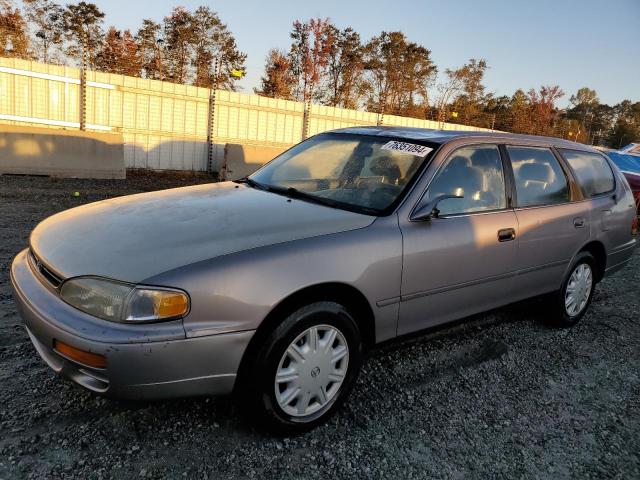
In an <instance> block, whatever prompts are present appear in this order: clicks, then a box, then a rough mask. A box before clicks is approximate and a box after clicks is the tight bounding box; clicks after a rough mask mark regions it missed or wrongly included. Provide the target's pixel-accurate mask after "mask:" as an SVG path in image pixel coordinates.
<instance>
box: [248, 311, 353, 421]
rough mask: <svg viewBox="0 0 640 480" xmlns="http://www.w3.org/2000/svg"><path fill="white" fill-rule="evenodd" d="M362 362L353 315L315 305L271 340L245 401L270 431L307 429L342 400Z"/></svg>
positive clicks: (287, 322) (258, 362)
mask: <svg viewBox="0 0 640 480" xmlns="http://www.w3.org/2000/svg"><path fill="white" fill-rule="evenodd" d="M361 362H362V341H361V337H360V332H359V330H358V326H357V324H356V322H355V320H354V319H353V317H352V316H351V315H350V313H349V312H348V311H347V310H346V309H345V308H344V307H343V306H342V305H340V304H338V303H334V302H316V303H312V304H310V305H307V306H305V307H302V308H300V309H298V310H296V311H295V312H293V313H291V314H290V315H289V316H288V317H287V318H286V319H285V320H284V321H283V322H282V323H281V324H280V325H278V326H277V327H276V328H275V329H274V331H273V332H272V333H271V334H270V335H269V336H268V337H267V339H266V341H265V343H264V345H263V347H262V349H261V351H260V354H259V355H258V357H257V359H256V362H255V364H254V368H253V371H252V373H251V378H250V379H249V383H250V388H249V390H248V391H247V392H246V394H247V395H249V396H250V398H248V399H247V400H249V404H250V405H252V406H253V407H254V408H253V409H252V410H253V413H254V414H257V415H258V417H259V420H261V421H262V422H263V423H266V426H267V427H268V428H269V429H270V430H276V431H279V432H282V433H296V432H302V431H306V430H309V429H311V428H313V427H314V426H316V425H318V424H320V423H322V422H324V421H326V420H327V419H328V418H329V417H330V416H331V415H332V414H333V413H334V412H335V411H336V410H337V409H338V408H339V406H340V405H341V404H342V403H343V402H344V400H345V399H346V397H347V395H348V393H349V391H350V390H351V388H352V387H353V384H354V383H355V380H356V378H357V375H358V372H359V370H360V364H361Z"/></svg>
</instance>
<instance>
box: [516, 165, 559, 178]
mask: <svg viewBox="0 0 640 480" xmlns="http://www.w3.org/2000/svg"><path fill="white" fill-rule="evenodd" d="M518 177H520V179H521V180H535V181H537V182H546V183H551V182H552V181H553V178H554V174H553V170H552V169H551V167H550V166H549V165H547V164H546V163H525V164H523V165H522V166H521V167H520V169H519V170H518Z"/></svg>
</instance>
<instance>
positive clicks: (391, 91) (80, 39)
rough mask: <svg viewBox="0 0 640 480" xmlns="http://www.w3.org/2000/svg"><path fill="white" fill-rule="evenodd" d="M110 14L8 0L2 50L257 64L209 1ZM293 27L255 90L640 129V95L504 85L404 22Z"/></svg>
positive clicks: (448, 117)
mask: <svg viewBox="0 0 640 480" xmlns="http://www.w3.org/2000/svg"><path fill="white" fill-rule="evenodd" d="M104 16H105V14H104V12H102V11H101V10H100V9H99V8H98V7H97V6H96V5H95V4H93V3H87V2H83V1H81V2H78V3H67V4H66V5H61V4H58V3H56V2H55V1H53V0H22V3H21V6H16V5H15V3H14V1H13V0H0V56H6V57H20V58H26V59H37V60H40V61H43V62H48V63H59V64H68V63H73V64H76V65H81V64H85V65H86V66H88V67H89V68H92V69H96V70H100V71H105V72H112V73H118V74H124V75H131V76H139V77H143V78H150V79H157V80H167V81H172V82H177V83H190V84H192V85H196V86H201V87H212V86H214V85H218V86H219V87H220V88H225V89H230V90H235V89H236V88H237V80H238V79H239V78H241V77H242V76H244V75H245V73H246V71H245V61H246V54H245V53H243V52H241V51H240V50H239V49H238V47H237V45H236V41H235V38H234V36H233V34H232V33H231V32H230V31H229V29H228V28H227V26H226V25H225V24H224V23H223V22H222V20H221V19H220V17H219V16H218V14H217V13H216V12H214V11H213V10H211V8H209V7H207V6H201V7H198V8H196V9H195V10H193V11H190V10H188V9H186V8H184V7H175V8H174V9H173V10H172V11H171V12H170V13H169V14H168V15H166V16H165V17H164V18H163V20H162V21H161V22H160V23H158V22H155V21H154V20H152V19H143V20H142V22H141V25H140V27H139V28H138V30H137V31H135V32H131V31H129V30H124V31H123V30H119V29H118V28H116V27H114V26H110V27H108V28H106V29H105V26H104ZM289 36H290V41H291V44H290V46H289V48H288V49H286V50H280V49H271V50H270V51H269V52H268V54H267V57H266V61H265V69H264V73H263V76H262V78H261V82H260V86H259V87H257V88H255V89H254V91H255V93H257V94H259V95H264V96H268V97H273V98H282V99H288V100H298V101H303V102H314V103H320V104H323V105H328V106H336V107H342V108H353V109H358V108H364V109H367V110H369V111H372V112H377V113H379V114H382V115H400V116H410V117H415V118H424V119H431V120H436V121H438V122H449V123H459V124H465V125H474V126H478V127H484V128H493V129H496V130H504V131H510V132H516V133H526V134H537V135H551V136H558V137H563V138H568V139H571V140H575V141H579V142H583V143H593V144H596V145H606V146H610V147H613V148H618V147H620V146H621V145H624V144H626V143H629V142H631V141H634V140H635V141H637V140H640V102H635V103H634V102H632V101H630V100H624V101H622V102H620V103H618V104H616V105H613V106H610V105H606V104H603V103H601V102H600V100H599V99H598V95H597V93H596V92H595V91H594V90H592V89H590V88H587V87H584V88H581V89H579V90H578V91H577V92H576V93H575V94H573V95H571V96H570V98H569V106H568V107H567V108H560V107H559V106H558V101H559V100H560V99H561V98H563V97H564V95H565V93H564V92H563V91H562V89H561V88H560V86H558V85H542V86H539V87H538V88H531V89H529V90H524V89H518V90H516V91H515V92H514V93H513V94H512V95H501V96H498V95H496V94H494V93H492V92H490V91H488V89H487V87H486V85H485V84H484V80H485V74H486V72H487V70H488V69H489V65H488V64H487V62H486V60H484V59H475V58H472V59H469V61H468V62H466V63H465V64H464V65H461V66H459V67H457V68H447V69H444V70H441V69H439V68H438V66H437V65H436V64H435V63H434V61H433V60H432V58H431V51H430V50H429V49H428V48H426V47H425V46H424V45H420V44H419V43H416V42H413V41H411V40H410V39H408V38H407V37H406V35H405V34H404V33H402V32H385V31H383V32H381V33H380V34H379V35H376V36H374V37H373V38H370V39H368V40H364V39H362V38H361V36H360V34H359V33H358V32H356V31H355V30H353V29H352V28H351V27H347V28H339V27H338V26H336V25H335V24H333V23H332V22H331V21H330V20H329V19H323V18H312V19H310V20H307V21H299V20H296V21H295V22H293V25H292V28H291V31H290V34H289ZM218 61H219V67H216V62H218Z"/></svg>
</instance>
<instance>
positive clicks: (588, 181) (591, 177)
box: [559, 149, 615, 198]
mask: <svg viewBox="0 0 640 480" xmlns="http://www.w3.org/2000/svg"><path fill="white" fill-rule="evenodd" d="M559 151H560V153H561V154H562V156H563V157H564V158H565V159H566V160H567V162H568V163H569V165H570V166H571V168H572V169H573V172H574V173H575V175H576V179H577V180H578V183H579V184H580V186H581V187H582V191H583V192H584V194H585V196H586V197H587V198H588V197H594V196H596V195H601V194H603V193H607V192H611V191H613V189H614V187H615V180H614V179H613V172H612V171H611V167H610V166H609V164H608V163H607V161H606V160H605V159H604V157H602V156H601V155H598V154H597V153H590V152H579V151H577V150H564V149H559Z"/></svg>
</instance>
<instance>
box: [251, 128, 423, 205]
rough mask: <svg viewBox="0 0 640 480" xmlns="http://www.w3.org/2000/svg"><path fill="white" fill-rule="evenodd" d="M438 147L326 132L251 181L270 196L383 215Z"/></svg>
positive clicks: (298, 147) (281, 157)
mask: <svg viewBox="0 0 640 480" xmlns="http://www.w3.org/2000/svg"><path fill="white" fill-rule="evenodd" d="M434 147H435V145H432V146H428V145H426V144H422V143H415V142H414V141H412V140H404V141H403V140H394V139H391V138H385V137H374V136H368V135H352V134H340V133H324V134H321V135H316V136H315V137H312V138H310V139H308V140H306V141H304V142H302V143H300V144H298V145H296V146H295V147H293V148H291V149H290V150H287V151H286V152H284V153H283V154H282V155H280V156H279V157H277V158H276V159H274V160H273V161H271V162H270V163H268V164H267V165H265V166H264V167H263V168H261V169H260V170H258V171H257V172H256V173H254V174H253V175H251V176H250V177H249V179H250V181H253V182H255V184H256V185H259V186H261V187H262V188H266V189H269V190H271V191H276V192H282V193H285V194H293V193H295V194H298V195H299V197H300V198H307V199H310V200H313V199H316V200H318V201H319V202H321V203H325V204H328V205H331V206H335V207H337V208H345V209H348V210H355V211H361V212H363V213H373V214H382V213H385V211H387V210H388V209H390V208H391V207H392V206H394V204H395V203H396V201H397V200H399V199H400V196H401V194H402V192H403V191H404V190H405V188H406V187H407V185H409V183H410V182H411V180H412V179H413V178H414V177H415V175H416V172H418V170H419V169H420V167H421V166H422V165H423V164H424V162H425V161H426V159H427V158H428V157H429V154H430V153H431V151H432V150H433V149H434Z"/></svg>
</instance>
